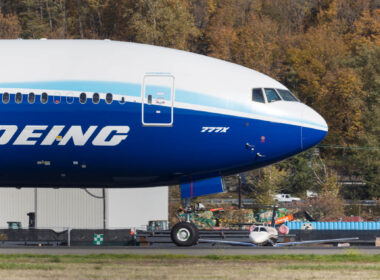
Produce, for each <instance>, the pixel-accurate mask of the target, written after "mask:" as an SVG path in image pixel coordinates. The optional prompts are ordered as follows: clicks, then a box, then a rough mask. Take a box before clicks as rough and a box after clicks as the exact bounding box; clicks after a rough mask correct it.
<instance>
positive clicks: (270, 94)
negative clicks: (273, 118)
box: [265, 88, 281, 103]
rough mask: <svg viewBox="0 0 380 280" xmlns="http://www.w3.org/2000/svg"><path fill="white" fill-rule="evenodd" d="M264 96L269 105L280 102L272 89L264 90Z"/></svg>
mask: <svg viewBox="0 0 380 280" xmlns="http://www.w3.org/2000/svg"><path fill="white" fill-rule="evenodd" d="M265 94H266V96H267V100H268V102H269V103H271V102H274V101H278V100H281V98H280V96H278V94H277V93H276V91H275V90H274V89H272V88H266V89H265Z"/></svg>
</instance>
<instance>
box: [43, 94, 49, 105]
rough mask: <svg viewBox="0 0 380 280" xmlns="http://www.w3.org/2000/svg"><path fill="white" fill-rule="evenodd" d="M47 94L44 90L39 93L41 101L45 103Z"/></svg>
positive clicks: (47, 97)
mask: <svg viewBox="0 0 380 280" xmlns="http://www.w3.org/2000/svg"><path fill="white" fill-rule="evenodd" d="M48 99H49V96H48V94H47V93H46V92H43V93H42V94H41V103H42V104H46V103H47V102H48Z"/></svg>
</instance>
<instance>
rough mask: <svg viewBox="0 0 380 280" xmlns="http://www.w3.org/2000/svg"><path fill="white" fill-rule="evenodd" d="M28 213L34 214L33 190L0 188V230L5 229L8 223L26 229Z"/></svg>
mask: <svg viewBox="0 0 380 280" xmlns="http://www.w3.org/2000/svg"><path fill="white" fill-rule="evenodd" d="M28 212H34V189H20V190H18V189H15V188H0V228H7V227H8V224H7V222H8V221H13V222H21V223H22V227H23V228H27V227H28V222H29V218H28V216H27V215H26V214H27V213H28Z"/></svg>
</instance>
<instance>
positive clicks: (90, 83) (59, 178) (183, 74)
mask: <svg viewBox="0 0 380 280" xmlns="http://www.w3.org/2000/svg"><path fill="white" fill-rule="evenodd" d="M0 61H1V64H2V65H1V67H0V116H1V118H0V155H1V158H2V160H1V162H0V187H18V188H21V187H24V188H27V187H40V188H44V187H49V188H51V187H54V188H65V187H71V188H88V187H92V188H94V187H95V188H96V187H99V188H136V187H140V188H143V187H152V186H162V185H169V186H170V185H178V184H179V185H180V186H181V192H182V198H183V201H184V206H185V209H186V215H187V218H186V221H184V222H179V223H177V224H176V225H174V227H173V228H172V239H173V241H174V242H175V243H176V244H177V245H179V246H191V245H194V244H196V242H197V241H198V239H199V235H198V232H197V229H196V227H195V226H194V225H193V224H191V223H190V219H189V213H190V212H191V208H190V206H189V205H190V201H191V199H192V198H193V197H197V196H202V195H208V194H214V193H220V192H224V190H225V186H224V182H223V180H222V178H223V177H224V176H228V175H231V174H236V173H241V172H245V171H247V170H251V169H255V168H260V167H263V166H267V165H270V164H273V163H275V162H278V161H281V160H283V159H285V158H288V157H290V156H292V155H295V154H297V153H300V152H302V151H305V150H307V149H309V148H310V147H313V146H314V145H316V144H318V143H319V142H320V141H322V140H323V139H324V137H325V136H326V134H327V131H328V127H327V124H326V122H325V120H324V119H323V118H322V116H320V115H319V114H318V113H317V112H316V111H314V110H313V109H312V108H310V107H308V106H307V105H305V104H303V103H302V102H300V101H299V99H298V98H297V97H295V96H294V95H293V94H292V93H291V92H290V91H289V89H287V88H286V87H285V86H284V85H282V84H281V83H279V82H277V81H276V80H274V79H272V78H270V77H269V76H267V75H264V74H262V73H259V72H257V71H254V70H251V69H248V68H246V67H243V66H240V65H236V64H233V63H230V62H226V61H222V60H219V59H215V58H211V57H207V56H204V55H199V54H194V53H190V52H185V51H180V50H174V49H169V48H163V47H157V46H151V45H144V44H136V43H127V42H115V41H110V40H46V39H42V40H1V41H0Z"/></svg>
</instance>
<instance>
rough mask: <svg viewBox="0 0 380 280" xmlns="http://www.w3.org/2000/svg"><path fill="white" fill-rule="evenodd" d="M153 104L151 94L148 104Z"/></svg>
mask: <svg viewBox="0 0 380 280" xmlns="http://www.w3.org/2000/svg"><path fill="white" fill-rule="evenodd" d="M152 103H153V96H152V95H151V94H149V95H148V104H152Z"/></svg>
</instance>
